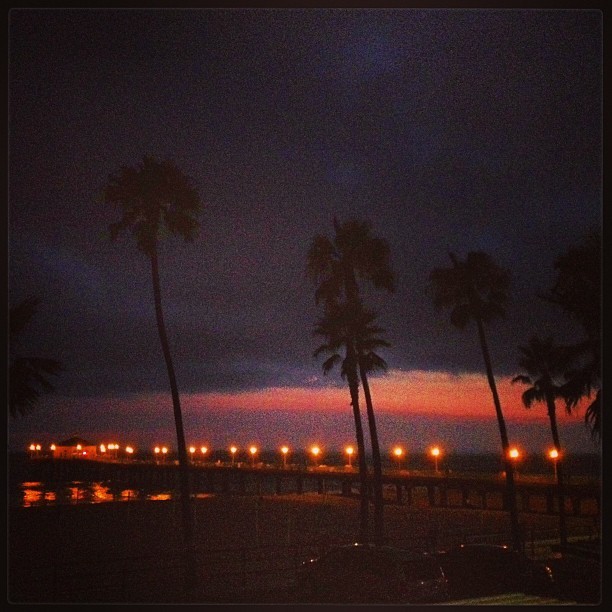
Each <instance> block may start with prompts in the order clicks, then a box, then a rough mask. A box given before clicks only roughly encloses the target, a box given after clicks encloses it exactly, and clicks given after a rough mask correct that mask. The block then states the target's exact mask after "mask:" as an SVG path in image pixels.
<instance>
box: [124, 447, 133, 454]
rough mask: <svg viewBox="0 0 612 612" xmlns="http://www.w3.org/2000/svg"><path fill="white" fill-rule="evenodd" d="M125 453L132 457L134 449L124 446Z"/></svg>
mask: <svg viewBox="0 0 612 612" xmlns="http://www.w3.org/2000/svg"><path fill="white" fill-rule="evenodd" d="M125 452H126V453H127V454H128V455H132V454H133V453H134V448H133V447H131V446H126V447H125Z"/></svg>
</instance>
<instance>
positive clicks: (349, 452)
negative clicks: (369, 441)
mask: <svg viewBox="0 0 612 612" xmlns="http://www.w3.org/2000/svg"><path fill="white" fill-rule="evenodd" d="M344 451H345V452H346V454H347V455H348V466H349V468H350V467H352V466H351V459H352V458H353V453H354V452H355V449H354V448H353V447H352V446H347V447H346V448H345V449H344Z"/></svg>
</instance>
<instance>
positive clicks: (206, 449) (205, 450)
mask: <svg viewBox="0 0 612 612" xmlns="http://www.w3.org/2000/svg"><path fill="white" fill-rule="evenodd" d="M200 452H201V453H202V457H205V456H206V453H207V452H208V448H207V447H206V446H200Z"/></svg>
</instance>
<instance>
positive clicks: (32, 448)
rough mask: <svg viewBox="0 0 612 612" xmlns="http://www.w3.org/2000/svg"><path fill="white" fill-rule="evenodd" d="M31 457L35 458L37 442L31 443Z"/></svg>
mask: <svg viewBox="0 0 612 612" xmlns="http://www.w3.org/2000/svg"><path fill="white" fill-rule="evenodd" d="M29 449H30V459H34V457H35V455H36V444H30V447H29Z"/></svg>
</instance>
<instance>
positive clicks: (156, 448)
mask: <svg viewBox="0 0 612 612" xmlns="http://www.w3.org/2000/svg"><path fill="white" fill-rule="evenodd" d="M153 452H154V453H155V463H157V462H158V461H159V453H161V448H159V446H156V447H155V448H154V449H153Z"/></svg>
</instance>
